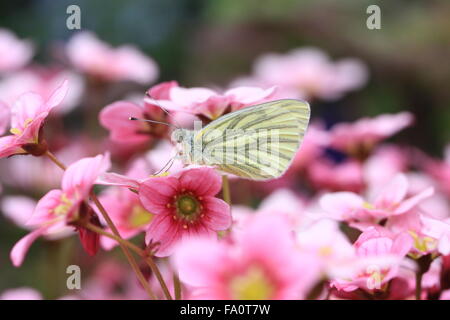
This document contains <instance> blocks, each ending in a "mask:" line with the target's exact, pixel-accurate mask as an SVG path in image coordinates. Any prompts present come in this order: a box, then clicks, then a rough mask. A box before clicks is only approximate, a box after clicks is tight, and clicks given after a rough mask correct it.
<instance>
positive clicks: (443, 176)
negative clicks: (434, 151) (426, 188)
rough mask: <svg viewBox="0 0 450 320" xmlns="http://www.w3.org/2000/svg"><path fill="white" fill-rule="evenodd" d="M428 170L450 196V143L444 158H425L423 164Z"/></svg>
mask: <svg viewBox="0 0 450 320" xmlns="http://www.w3.org/2000/svg"><path fill="white" fill-rule="evenodd" d="M423 166H424V168H425V170H426V172H428V173H429V174H430V175H431V176H432V177H433V178H434V179H435V180H436V181H437V182H438V183H439V186H440V188H441V189H442V191H443V192H445V193H446V194H447V195H448V196H450V144H449V145H448V146H447V147H446V148H445V151H444V159H443V160H442V161H441V160H435V159H430V158H425V159H424V164H423Z"/></svg>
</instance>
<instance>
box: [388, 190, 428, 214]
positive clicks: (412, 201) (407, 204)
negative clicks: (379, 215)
mask: <svg viewBox="0 0 450 320" xmlns="http://www.w3.org/2000/svg"><path fill="white" fill-rule="evenodd" d="M433 194H434V188H433V187H430V188H427V189H426V190H424V191H422V192H421V193H419V194H417V195H415V196H414V197H411V198H409V199H407V200H405V201H403V202H402V203H401V204H400V206H399V207H398V208H397V209H396V210H395V213H397V214H402V213H405V212H408V211H409V210H411V209H412V208H414V207H415V206H417V205H418V204H419V203H420V202H422V201H423V200H425V199H427V198H429V197H431V196H432V195H433Z"/></svg>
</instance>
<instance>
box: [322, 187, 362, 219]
mask: <svg viewBox="0 0 450 320" xmlns="http://www.w3.org/2000/svg"><path fill="white" fill-rule="evenodd" d="M320 205H321V207H322V208H323V209H324V210H325V211H327V212H328V213H330V214H332V216H333V217H334V218H335V219H347V218H348V217H349V216H351V215H352V214H353V213H355V212H356V211H357V210H359V209H360V208H362V207H363V205H364V200H363V199H362V198H361V197H360V196H358V195H357V194H355V193H352V192H336V193H331V194H327V195H324V196H323V197H322V198H321V199H320Z"/></svg>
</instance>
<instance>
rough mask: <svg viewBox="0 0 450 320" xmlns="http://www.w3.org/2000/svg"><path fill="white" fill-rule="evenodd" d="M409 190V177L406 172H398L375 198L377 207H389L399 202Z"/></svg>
mask: <svg viewBox="0 0 450 320" xmlns="http://www.w3.org/2000/svg"><path fill="white" fill-rule="evenodd" d="M407 192H408V179H407V178H406V176H405V175H404V174H398V175H396V176H395V178H394V179H393V180H392V181H391V182H390V183H389V184H388V185H387V186H386V187H385V188H383V192H382V193H381V194H380V195H379V196H378V197H377V199H376V200H375V203H374V204H375V206H376V207H377V208H389V207H391V206H392V205H395V204H399V203H400V202H401V201H402V200H403V199H404V198H405V196H406V193H407Z"/></svg>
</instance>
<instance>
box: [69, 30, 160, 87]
mask: <svg viewBox="0 0 450 320" xmlns="http://www.w3.org/2000/svg"><path fill="white" fill-rule="evenodd" d="M66 50H67V55H68V57H69V59H70V61H71V62H72V64H73V65H74V66H75V67H76V68H77V69H79V70H81V71H83V72H85V73H88V74H89V75H92V76H94V77H99V78H101V79H103V80H106V81H124V80H131V81H135V82H138V83H142V84H148V83H150V82H152V81H154V80H155V79H156V78H157V77H158V67H157V65H156V63H155V62H154V61H153V60H152V59H151V58H149V57H147V56H145V55H144V54H143V53H142V52H141V51H139V50H138V49H137V48H136V47H134V46H131V45H124V46H120V47H118V48H116V49H114V48H112V47H110V46H109V45H108V44H106V43H104V42H102V41H100V40H99V39H98V38H97V37H96V36H95V35H94V34H93V33H90V32H78V33H77V34H75V35H74V36H73V37H72V39H70V41H69V42H68V44H67V48H66Z"/></svg>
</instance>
